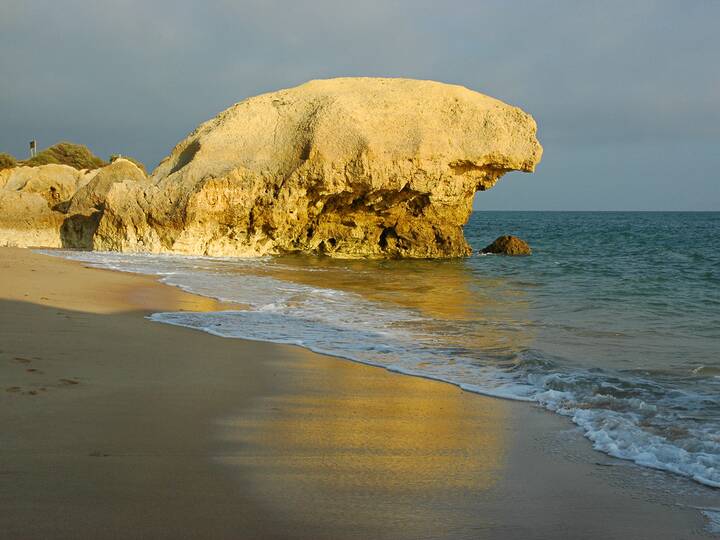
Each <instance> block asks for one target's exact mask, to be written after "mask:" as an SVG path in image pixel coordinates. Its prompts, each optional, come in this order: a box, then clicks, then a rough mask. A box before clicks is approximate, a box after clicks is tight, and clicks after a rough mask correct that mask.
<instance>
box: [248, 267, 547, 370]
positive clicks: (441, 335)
mask: <svg viewBox="0 0 720 540" xmlns="http://www.w3.org/2000/svg"><path fill="white" fill-rule="evenodd" d="M243 271H246V270H245V269H243ZM256 271H257V272H259V273H262V274H263V275H267V276H270V277H274V278H277V279H280V280H284V281H291V282H296V283H302V284H304V285H310V286H313V287H323V288H331V289H336V290H342V291H345V292H351V293H354V294H357V295H359V296H361V297H363V298H364V299H366V300H370V301H375V302H381V303H383V304H384V305H390V306H393V305H394V306H399V307H402V308H409V309H411V310H413V311H414V312H415V313H417V314H418V316H419V317H420V320H417V321H412V323H410V327H411V329H412V330H414V331H418V333H420V334H425V335H432V336H433V339H436V340H438V341H437V345H438V346H439V347H447V348H452V347H456V348H458V347H459V348H464V349H466V350H474V351H479V352H480V353H481V354H492V355H499V356H500V357H502V358H503V359H505V360H508V359H510V361H511V359H512V358H513V356H514V355H516V354H517V353H518V352H519V351H521V350H523V349H524V348H526V347H527V346H528V345H529V344H530V342H531V340H532V332H533V330H532V325H531V324H530V321H529V320H528V316H527V313H528V310H529V306H530V301H529V299H528V298H527V296H526V293H525V291H524V290H523V289H522V288H519V287H516V286H514V285H513V284H512V283H511V282H509V281H508V280H507V279H506V278H503V277H498V276H492V275H489V274H481V273H479V272H477V271H475V272H474V271H473V269H472V268H471V267H470V266H469V264H468V261H467V260H465V259H452V260H407V259H406V260H366V259H358V260H338V259H331V258H329V257H312V256H296V255H293V256H285V257H277V258H275V259H273V264H272V265H268V266H266V267H263V268H262V269H260V270H253V272H256ZM438 321H439V322H440V325H438Z"/></svg>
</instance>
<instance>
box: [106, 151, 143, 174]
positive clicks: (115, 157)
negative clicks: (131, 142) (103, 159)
mask: <svg viewBox="0 0 720 540" xmlns="http://www.w3.org/2000/svg"><path fill="white" fill-rule="evenodd" d="M120 158H123V159H127V160H128V161H129V162H130V163H132V164H133V165H135V166H136V167H137V168H138V169H140V170H141V171H142V172H144V173H145V175H146V176H147V171H146V170H145V165H143V164H142V162H140V161H138V160H137V159H135V158H131V157H130V156H122V155H120V154H113V155H111V156H110V163H113V162H114V161H115V160H116V159H120Z"/></svg>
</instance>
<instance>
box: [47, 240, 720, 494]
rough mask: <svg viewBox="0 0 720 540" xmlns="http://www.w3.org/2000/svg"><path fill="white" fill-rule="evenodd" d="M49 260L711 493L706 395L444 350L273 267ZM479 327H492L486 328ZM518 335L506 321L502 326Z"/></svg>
mask: <svg viewBox="0 0 720 540" xmlns="http://www.w3.org/2000/svg"><path fill="white" fill-rule="evenodd" d="M49 253H50V254H60V255H62V256H64V257H67V258H72V259H76V260H80V261H84V262H86V263H89V264H91V265H93V266H99V267H103V268H112V269H115V270H122V271H129V272H138V273H146V274H154V275H158V276H160V279H161V280H162V281H163V282H165V283H168V284H170V285H174V286H177V287H180V288H182V289H184V290H186V291H190V292H194V293H197V294H201V295H205V296H209V297H214V298H218V299H221V300H224V301H228V302H235V303H238V304H242V305H246V306H249V308H248V309H246V310H233V311H223V312H213V313H191V312H176V313H156V314H153V315H152V316H151V319H152V320H155V321H158V322H163V323H168V324H173V325H179V326H185V327H189V328H194V329H198V330H203V331H205V332H209V333H212V334H214V335H218V336H223V337H231V338H244V339H251V340H258V341H270V342H275V343H286V344H294V345H300V346H303V347H306V348H308V349H311V350H313V351H316V352H320V353H325V354H330V355H334V356H339V357H343V358H347V359H350V360H354V361H357V362H362V363H366V364H370V365H375V366H382V367H385V368H387V369H389V370H391V371H395V372H398V373H404V374H408V375H413V376H420V377H425V378H430V379H435V380H439V381H444V382H447V383H451V384H454V385H457V386H459V387H460V388H462V389H464V390H466V391H470V392H475V393H480V394H485V395H490V396H496V397H502V398H508V399H516V400H523V401H532V402H536V403H539V404H540V405H542V406H544V407H546V408H548V409H550V410H552V411H555V412H557V413H559V414H562V415H566V416H569V417H570V418H571V419H572V420H573V422H575V423H576V424H577V425H578V426H580V427H581V428H582V430H583V431H584V433H585V435H586V436H587V438H588V439H590V440H591V441H592V443H593V446H594V447H595V448H596V449H597V450H600V451H602V452H605V453H607V454H609V455H611V456H614V457H617V458H621V459H626V460H631V461H634V462H635V463H637V464H639V465H642V466H646V467H651V468H654V469H661V470H666V471H669V472H672V473H676V474H679V475H684V476H687V477H689V478H692V479H694V480H696V481H697V482H700V483H702V484H705V485H707V486H712V487H720V435H719V433H720V430H718V424H717V421H716V420H717V419H716V418H715V419H713V418H705V417H703V416H702V414H701V413H702V411H703V407H704V404H705V403H709V402H710V401H709V400H716V398H715V396H713V395H706V394H703V393H698V392H695V391H693V390H692V389H688V388H680V387H672V386H668V385H667V384H663V383H659V382H658V381H655V380H651V379H648V378H642V377H639V376H632V375H627V374H625V375H622V374H617V373H608V372H603V371H599V370H594V371H591V370H586V369H580V368H574V369H567V368H563V369H559V367H558V366H555V365H553V363H552V362H550V361H547V360H546V359H544V357H543V355H542V354H540V353H537V352H536V351H532V350H519V351H517V350H509V352H508V351H502V350H500V351H494V354H495V356H497V357H499V358H503V359H504V358H506V357H508V356H512V358H513V361H512V363H510V364H508V363H507V362H506V361H504V360H503V361H497V360H496V358H495V357H494V356H493V354H490V353H489V352H488V351H483V350H479V349H472V348H468V347H465V346H460V345H458V344H457V343H453V342H448V341H447V339H446V335H444V333H443V332H445V331H446V330H447V331H448V332H449V331H452V329H453V326H452V325H451V324H446V325H444V326H443V324H442V323H443V321H437V320H431V319H429V318H428V316H427V315H423V314H421V313H420V312H419V311H417V310H414V309H410V308H405V307H398V306H395V305H389V304H385V303H380V302H373V301H369V300H367V299H365V298H363V297H361V296H360V295H358V294H354V293H350V292H346V291H341V290H337V289H331V288H323V287H318V286H311V285H305V284H302V283H295V282H291V281H286V280H283V279H277V278H276V277H271V276H268V275H263V274H262V272H259V271H260V270H263V268H264V266H268V265H269V266H273V265H274V266H273V268H274V269H275V270H277V269H278V268H279V267H280V266H281V265H279V264H277V263H274V262H273V261H272V260H267V259H251V260H242V259H222V258H203V257H177V256H164V255H135V254H118V253H99V252H49ZM281 269H282V270H284V271H288V272H292V271H294V270H295V268H293V267H283V268H281ZM313 270H314V271H322V270H320V269H313ZM446 322H447V321H446ZM452 322H453V323H454V321H452ZM488 324H490V326H489V328H492V324H495V323H488ZM497 324H499V323H497ZM516 326H517V323H515V322H510V323H508V324H507V325H506V328H510V329H511V330H515V329H516V328H515V327H516ZM698 414H699V415H700V416H698Z"/></svg>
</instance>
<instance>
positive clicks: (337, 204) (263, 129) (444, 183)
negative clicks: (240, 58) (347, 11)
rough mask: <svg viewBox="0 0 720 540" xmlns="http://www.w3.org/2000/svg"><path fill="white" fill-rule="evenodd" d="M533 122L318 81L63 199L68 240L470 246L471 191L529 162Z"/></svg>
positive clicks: (418, 85) (428, 86)
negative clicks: (143, 174)
mask: <svg viewBox="0 0 720 540" xmlns="http://www.w3.org/2000/svg"><path fill="white" fill-rule="evenodd" d="M535 132H536V126H535V122H534V121H533V119H532V117H530V116H529V115H528V114H526V113H524V112H523V111H521V110H520V109H518V108H515V107H512V106H510V105H506V104H505V103H502V102H501V101H498V100H496V99H493V98H490V97H487V96H484V95H482V94H479V93H477V92H473V91H471V90H468V89H467V88H463V87H460V86H452V85H447V84H441V83H437V82H432V81H416V80H405V79H367V78H348V79H332V80H320V81H311V82H309V83H306V84H303V85H301V86H298V87H296V88H292V89H289V90H281V91H279V92H273V93H270V94H265V95H261V96H257V97H253V98H250V99H246V100H245V101H242V102H240V103H238V104H236V105H234V106H232V107H230V108H229V109H227V110H226V111H224V112H222V113H220V114H219V115H218V116H217V117H215V118H213V119H212V120H210V121H208V122H206V123H204V124H202V125H200V126H199V127H198V128H197V129H196V130H195V131H194V132H193V133H192V134H190V135H189V136H188V137H187V138H186V139H185V140H183V141H182V142H180V143H179V144H178V145H177V146H176V147H175V149H174V150H173V151H172V153H171V154H170V156H169V157H168V158H166V159H165V160H163V162H162V163H161V164H160V166H159V167H158V168H157V169H156V170H155V171H154V173H153V175H152V177H151V178H150V180H149V181H144V180H141V181H138V180H137V179H131V178H124V177H123V178H122V179H119V178H118V179H116V180H117V181H113V182H105V183H102V182H100V181H98V182H96V183H95V185H93V184H92V183H90V184H88V185H87V186H86V188H84V190H81V191H83V193H81V192H78V194H77V195H76V196H75V199H77V200H73V201H71V202H70V204H69V206H68V208H64V209H62V210H64V211H66V212H68V214H69V215H68V216H66V219H73V216H83V219H78V220H76V222H74V223H73V226H72V234H69V233H68V232H67V231H68V226H67V224H66V223H67V222H66V221H64V223H65V224H66V225H65V237H66V239H69V238H71V237H72V239H71V242H76V243H78V245H82V246H84V247H91V246H92V247H93V248H95V249H110V250H121V251H149V252H177V253H188V254H199V255H235V256H247V255H263V254H271V253H282V252H293V251H301V252H314V253H326V254H329V255H334V256H341V257H359V256H360V257H364V256H370V257H452V256H461V255H468V254H470V248H469V246H468V245H467V243H466V242H465V239H464V237H463V233H462V226H463V225H464V224H465V222H466V221H467V219H468V217H469V215H470V212H471V206H472V199H473V196H474V194H475V192H476V191H478V190H485V189H489V188H490V187H492V186H493V185H494V184H495V182H497V180H498V179H499V178H500V177H501V176H502V175H503V174H504V173H506V172H508V171H512V170H520V171H526V172H530V171H532V170H533V169H534V168H535V165H536V164H537V163H538V162H539V161H540V157H541V154H542V148H541V147H540V144H539V143H538V141H537V139H536V137H535ZM113 165H115V164H114V163H113ZM113 165H110V166H109V167H112V166H113ZM109 167H106V169H107V168H109ZM101 170H104V169H101ZM121 176H122V175H121ZM101 184H102V187H101ZM91 186H92V187H91ZM80 199H83V200H85V201H90V202H84V203H82V204H81V203H80ZM90 207H91V208H94V209H95V211H90V212H88V208H90ZM83 208H84V209H83ZM89 217H92V219H86V218H89Z"/></svg>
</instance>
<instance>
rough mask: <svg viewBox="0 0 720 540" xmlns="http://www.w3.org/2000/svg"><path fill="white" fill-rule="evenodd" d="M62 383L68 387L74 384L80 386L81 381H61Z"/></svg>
mask: <svg viewBox="0 0 720 540" xmlns="http://www.w3.org/2000/svg"><path fill="white" fill-rule="evenodd" d="M60 382H61V383H62V384H64V385H66V386H70V385H72V384H80V381H75V380H73V379H60Z"/></svg>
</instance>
